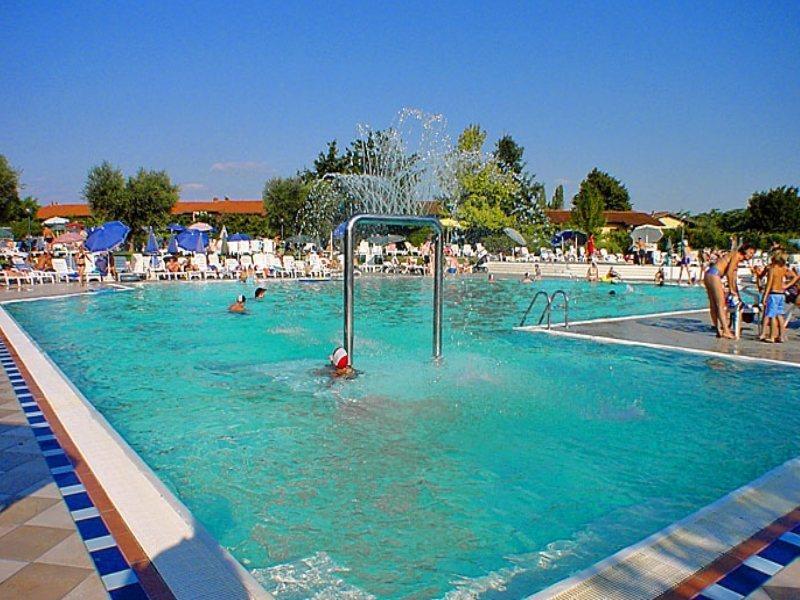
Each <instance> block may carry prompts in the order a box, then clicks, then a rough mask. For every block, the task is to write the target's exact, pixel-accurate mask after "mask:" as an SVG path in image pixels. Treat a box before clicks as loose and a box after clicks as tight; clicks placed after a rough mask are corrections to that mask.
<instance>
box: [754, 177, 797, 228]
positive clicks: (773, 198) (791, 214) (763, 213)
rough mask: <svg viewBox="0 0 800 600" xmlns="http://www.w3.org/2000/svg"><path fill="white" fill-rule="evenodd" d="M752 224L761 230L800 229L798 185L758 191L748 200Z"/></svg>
mask: <svg viewBox="0 0 800 600" xmlns="http://www.w3.org/2000/svg"><path fill="white" fill-rule="evenodd" d="M748 211H749V213H750V226H751V228H752V229H754V230H755V231H760V232H768V231H770V232H781V233H785V232H790V231H791V232H795V231H800V196H798V190H797V188H796V187H787V186H783V187H779V188H773V189H771V190H769V191H766V192H756V193H754V194H753V195H752V196H750V200H749V202H748Z"/></svg>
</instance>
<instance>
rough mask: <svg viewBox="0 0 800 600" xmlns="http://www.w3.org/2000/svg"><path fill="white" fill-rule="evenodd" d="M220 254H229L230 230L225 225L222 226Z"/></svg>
mask: <svg viewBox="0 0 800 600" xmlns="http://www.w3.org/2000/svg"><path fill="white" fill-rule="evenodd" d="M219 252H220V254H228V252H230V248H228V229H227V227H225V225H223V226H222V231H220V232H219Z"/></svg>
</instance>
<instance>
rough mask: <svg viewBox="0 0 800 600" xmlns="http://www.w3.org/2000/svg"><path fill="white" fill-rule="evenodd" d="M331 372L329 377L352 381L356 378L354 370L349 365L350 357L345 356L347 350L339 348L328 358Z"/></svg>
mask: <svg viewBox="0 0 800 600" xmlns="http://www.w3.org/2000/svg"><path fill="white" fill-rule="evenodd" d="M328 360H329V361H330V363H331V367H333V370H332V371H331V377H334V378H336V377H344V378H345V379H352V378H353V377H355V376H356V374H357V373H356V370H355V369H354V368H353V367H352V366H351V365H350V357H349V356H348V355H347V350H345V349H344V348H342V347H341V346H339V347H338V348H336V349H335V350H334V351H333V352H332V353H331V355H330V356H329V357H328Z"/></svg>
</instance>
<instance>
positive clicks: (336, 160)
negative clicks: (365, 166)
mask: <svg viewBox="0 0 800 600" xmlns="http://www.w3.org/2000/svg"><path fill="white" fill-rule="evenodd" d="M352 164H353V160H352V155H351V153H345V154H339V148H338V147H337V144H336V140H331V141H330V142H328V148H327V150H326V151H325V152H320V153H319V154H318V155H317V158H316V160H315V161H314V171H312V172H311V174H312V175H313V178H316V179H321V178H323V177H324V176H325V175H328V174H329V173H349V172H350V170H351V168H352Z"/></svg>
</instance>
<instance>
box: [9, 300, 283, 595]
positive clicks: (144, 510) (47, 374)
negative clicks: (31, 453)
mask: <svg viewBox="0 0 800 600" xmlns="http://www.w3.org/2000/svg"><path fill="white" fill-rule="evenodd" d="M0 331H2V332H3V334H4V336H5V338H6V340H7V344H8V347H9V349H10V350H11V351H12V352H13V353H14V354H16V356H17V357H18V359H19V362H20V367H24V368H25V370H26V371H27V374H28V375H29V376H30V378H31V380H32V381H31V383H32V384H33V385H34V386H35V387H36V388H38V391H39V392H40V393H41V395H42V397H43V399H44V400H45V401H46V402H47V404H48V405H49V407H50V409H51V410H52V413H53V416H54V417H55V420H56V421H57V425H56V427H58V428H60V429H61V430H62V431H63V432H64V434H65V435H66V436H67V437H68V438H69V439H68V440H63V441H62V443H63V444H64V445H65V446H72V447H73V448H74V449H75V450H76V451H77V453H78V454H79V456H78V457H76V458H77V461H78V462H80V463H82V464H85V465H86V467H87V469H88V470H89V471H90V472H91V474H92V476H93V477H94V479H95V480H96V482H97V484H98V486H99V488H100V490H101V491H102V493H103V494H104V495H106V496H107V498H108V500H109V501H110V503H111V504H112V505H113V506H114V508H115V509H116V512H117V513H118V515H119V518H120V520H121V521H122V522H123V523H124V525H125V526H126V527H127V528H128V530H129V531H130V532H131V534H132V537H133V541H134V542H136V543H137V544H138V545H139V547H140V548H141V550H142V551H143V552H144V555H145V556H146V557H147V559H148V560H149V561H150V563H151V564H152V565H153V566H154V567H155V569H156V571H157V574H158V576H160V578H161V579H162V580H163V582H164V584H166V586H167V587H168V588H169V590H170V591H171V593H172V594H174V596H175V597H176V598H196V597H224V598H234V599H235V598H253V599H265V600H266V599H271V598H272V596H271V595H270V594H269V593H268V592H267V591H266V590H265V589H264V588H263V587H262V586H261V585H260V584H259V583H258V582H257V581H256V580H255V578H254V577H253V576H252V575H251V574H250V573H249V572H248V571H247V570H246V569H245V568H244V567H243V566H242V565H241V564H240V563H239V562H238V561H236V559H235V558H233V556H232V555H231V554H230V553H229V552H228V551H227V550H225V549H224V548H223V547H222V546H220V545H219V543H218V542H217V540H216V539H215V538H214V537H213V536H211V534H210V533H209V532H208V531H207V530H206V529H205V527H204V526H203V525H202V524H201V523H200V522H199V521H197V519H195V517H194V516H193V515H192V513H191V511H189V509H188V508H187V507H186V506H185V505H184V504H183V503H182V502H181V501H180V500H179V499H178V498H177V497H176V496H175V495H174V494H173V493H172V492H171V491H170V490H169V489H168V488H167V487H166V486H165V485H164V483H163V482H162V481H161V480H160V479H159V478H158V476H157V475H156V474H155V473H154V472H153V471H152V469H150V467H149V466H148V465H147V464H146V463H145V462H144V461H143V460H142V458H141V457H140V456H139V455H138V454H137V453H136V452H135V451H134V450H133V449H132V448H131V447H130V446H129V445H128V443H127V442H126V441H125V440H124V439H123V438H122V437H121V436H120V435H119V433H118V432H117V431H116V430H115V429H114V428H113V427H112V426H111V425H110V424H109V423H108V421H107V420H106V419H105V417H103V415H102V414H100V412H99V411H97V409H95V408H94V406H93V405H92V404H91V402H89V401H88V400H87V399H86V398H85V396H83V394H82V393H81V392H80V390H78V389H77V387H75V385H74V384H73V383H72V382H71V381H70V380H69V379H68V378H67V377H66V375H65V374H64V373H63V372H62V371H61V369H60V368H59V367H58V366H57V365H56V364H55V362H53V360H52V359H51V358H50V357H49V356H48V355H47V353H46V352H44V350H43V349H41V348H40V347H39V346H38V344H37V343H36V342H35V341H34V340H33V339H32V338H30V336H29V335H28V334H27V332H25V330H24V329H23V328H22V327H21V326H20V325H19V324H18V323H17V322H16V321H15V320H14V318H13V317H12V316H11V315H10V314H9V313H8V312H7V311H6V310H5V309H4V308H2V307H0ZM54 425H55V423H54ZM92 499H93V500H95V498H94V497H93V498H92ZM95 501H96V500H95ZM124 551H125V549H124V548H123V553H124Z"/></svg>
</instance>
